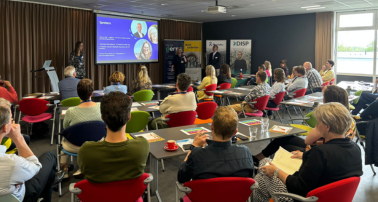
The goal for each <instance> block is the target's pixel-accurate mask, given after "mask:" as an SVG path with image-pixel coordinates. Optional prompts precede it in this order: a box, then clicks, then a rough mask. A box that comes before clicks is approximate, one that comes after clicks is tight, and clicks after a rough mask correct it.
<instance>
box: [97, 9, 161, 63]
mask: <svg viewBox="0 0 378 202" xmlns="http://www.w3.org/2000/svg"><path fill="white" fill-rule="evenodd" d="M96 24H97V26H96V29H97V30H96V34H97V35H96V64H119V63H138V62H140V63H148V62H158V55H159V54H158V22H157V21H154V20H145V19H134V18H128V17H123V16H112V15H103V14H97V17H96Z"/></svg>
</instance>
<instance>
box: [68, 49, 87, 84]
mask: <svg viewBox="0 0 378 202" xmlns="http://www.w3.org/2000/svg"><path fill="white" fill-rule="evenodd" d="M68 65H70V66H74V67H75V69H76V78H80V79H82V78H85V67H84V53H83V54H81V55H79V56H77V55H76V53H75V51H72V53H71V54H70V60H69V61H68Z"/></svg>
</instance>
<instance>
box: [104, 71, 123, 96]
mask: <svg viewBox="0 0 378 202" xmlns="http://www.w3.org/2000/svg"><path fill="white" fill-rule="evenodd" d="M124 80H125V75H124V74H123V73H122V72H119V71H115V72H113V74H112V75H111V76H110V77H109V81H110V82H112V85H110V86H107V87H106V88H105V90H104V94H108V93H110V92H112V91H119V92H122V93H125V94H126V93H127V86H126V85H121V82H123V81H124Z"/></svg>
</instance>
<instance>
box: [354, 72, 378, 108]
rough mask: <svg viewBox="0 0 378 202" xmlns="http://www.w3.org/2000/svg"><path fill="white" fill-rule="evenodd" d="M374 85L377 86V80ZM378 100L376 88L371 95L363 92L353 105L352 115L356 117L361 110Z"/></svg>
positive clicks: (377, 89)
mask: <svg viewBox="0 0 378 202" xmlns="http://www.w3.org/2000/svg"><path fill="white" fill-rule="evenodd" d="M375 83H376V85H378V79H377V80H376V81H375ZM377 99H378V88H376V89H375V92H373V93H367V92H363V93H362V94H361V96H360V98H359V100H358V102H357V104H353V106H354V107H355V109H354V110H353V111H352V114H354V115H357V114H358V113H360V111H361V109H364V108H366V107H367V106H366V105H368V104H371V103H372V102H374V101H376V100H377Z"/></svg>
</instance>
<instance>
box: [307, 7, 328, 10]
mask: <svg viewBox="0 0 378 202" xmlns="http://www.w3.org/2000/svg"><path fill="white" fill-rule="evenodd" d="M322 8H325V7H315V8H308V9H306V10H315V9H322Z"/></svg>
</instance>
